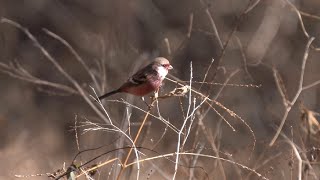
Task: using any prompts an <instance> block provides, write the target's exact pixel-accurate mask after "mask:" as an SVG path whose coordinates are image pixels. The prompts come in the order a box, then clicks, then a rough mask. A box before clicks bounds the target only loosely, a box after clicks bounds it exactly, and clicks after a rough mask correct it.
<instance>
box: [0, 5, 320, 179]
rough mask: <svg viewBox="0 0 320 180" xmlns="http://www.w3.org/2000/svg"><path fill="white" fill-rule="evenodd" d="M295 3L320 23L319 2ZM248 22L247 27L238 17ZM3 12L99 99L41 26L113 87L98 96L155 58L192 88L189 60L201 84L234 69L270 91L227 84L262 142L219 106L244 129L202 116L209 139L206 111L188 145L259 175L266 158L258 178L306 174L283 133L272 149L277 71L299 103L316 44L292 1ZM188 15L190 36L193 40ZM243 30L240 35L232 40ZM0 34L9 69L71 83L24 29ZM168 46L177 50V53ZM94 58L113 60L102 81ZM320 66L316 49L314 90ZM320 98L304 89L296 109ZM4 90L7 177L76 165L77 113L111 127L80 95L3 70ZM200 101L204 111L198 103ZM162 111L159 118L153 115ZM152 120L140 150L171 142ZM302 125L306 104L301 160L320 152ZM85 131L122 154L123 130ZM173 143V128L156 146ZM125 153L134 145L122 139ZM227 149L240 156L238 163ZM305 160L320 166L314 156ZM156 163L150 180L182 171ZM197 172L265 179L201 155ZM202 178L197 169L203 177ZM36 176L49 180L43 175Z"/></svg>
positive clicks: (297, 128)
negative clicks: (308, 47)
mask: <svg viewBox="0 0 320 180" xmlns="http://www.w3.org/2000/svg"><path fill="white" fill-rule="evenodd" d="M254 2H258V4H257V5H256V6H253V9H252V10H250V11H249V12H248V13H246V14H243V12H244V11H245V9H246V8H247V7H248V4H249V6H250V5H251V6H252V5H254ZM294 5H295V6H296V7H297V8H298V9H299V10H301V11H302V12H307V13H309V14H313V15H319V16H320V14H319V12H320V2H319V1H317V0H307V1H299V0H297V1H294ZM208 13H209V14H210V16H209V14H208ZM240 15H242V16H241V19H239V18H238V17H239V16H240ZM0 16H2V17H5V18H8V19H11V20H13V21H15V22H18V23H19V24H21V25H22V26H24V27H26V28H27V29H28V30H29V31H30V32H31V33H32V34H33V35H34V36H35V37H36V38H37V39H38V40H39V42H40V43H41V44H42V45H43V47H44V48H45V49H46V50H48V52H49V53H50V54H51V55H52V56H54V58H55V59H56V60H57V62H59V63H60V64H61V65H62V66H63V67H64V68H65V70H66V71H67V72H68V73H70V75H71V76H72V77H74V79H75V80H77V81H78V82H79V84H80V85H82V86H83V87H84V89H86V90H87V92H88V93H90V94H93V93H92V91H91V89H90V88H89V85H90V86H92V87H94V88H97V87H96V86H95V85H96V84H94V83H93V82H92V80H91V79H90V77H89V76H88V74H87V73H86V70H85V69H84V68H83V67H82V66H81V65H80V64H79V63H78V62H77V61H76V59H75V57H74V56H73V55H72V53H70V51H69V50H68V49H67V48H66V47H65V46H64V45H62V44H61V42H59V41H57V40H55V39H53V38H52V37H50V36H48V34H46V33H45V32H44V31H43V28H46V29H48V30H50V31H52V32H54V33H56V34H57V35H59V36H61V37H62V38H64V39H65V40H66V41H67V42H69V43H70V45H71V46H72V47H73V48H74V49H75V50H76V51H77V52H78V53H79V55H80V56H81V57H82V58H83V59H84V61H85V62H86V63H87V65H88V67H89V68H90V71H92V72H94V73H95V75H97V79H98V80H99V83H101V84H102V83H105V85H106V86H104V88H97V91H98V94H102V93H103V92H107V91H110V90H113V89H114V88H117V87H118V86H120V85H121V82H123V81H125V80H126V78H127V77H128V76H130V75H131V74H132V73H133V72H134V71H135V70H137V69H138V68H139V67H140V66H141V65H142V64H145V63H147V62H148V60H149V59H151V58H152V57H155V56H164V57H167V58H168V59H170V61H171V63H172V65H173V67H174V68H175V69H174V70H173V71H172V72H171V74H172V75H174V76H176V77H178V78H180V79H181V80H186V81H188V80H189V78H190V68H189V67H190V62H191V61H192V63H193V74H194V77H193V80H194V81H202V80H203V77H204V75H205V72H206V70H207V68H208V66H209V64H210V62H211V60H212V59H214V63H213V66H212V68H211V69H210V71H209V74H208V77H207V79H206V81H208V82H212V81H214V82H217V83H223V82H225V80H226V79H227V78H229V77H230V74H232V73H234V72H235V71H237V74H236V75H235V76H233V77H232V78H231V80H230V81H229V83H233V84H256V85H259V84H261V85H262V87H261V88H252V87H236V86H226V87H224V89H223V91H222V92H221V94H219V96H218V98H217V100H218V101H219V102H221V103H222V104H223V105H225V106H226V107H227V108H229V109H231V110H232V111H234V112H235V113H237V114H238V115H239V116H241V117H242V118H243V119H244V120H245V121H246V122H247V123H248V124H249V126H250V127H251V128H252V130H253V132H254V134H255V135H256V140H257V141H256V143H257V144H256V147H255V150H254V151H253V153H252V155H251V150H252V144H253V139H252V135H251V133H250V131H249V130H248V128H247V127H246V126H245V125H244V124H243V123H241V121H239V120H237V119H234V118H232V117H231V116H230V115H228V113H227V112H226V111H225V110H223V109H221V108H219V107H216V108H217V109H218V111H219V112H220V114H222V115H224V116H225V118H226V119H227V120H228V121H229V122H230V123H231V124H232V126H234V127H235V129H236V132H233V131H232V130H231V128H230V127H229V126H228V125H227V124H226V123H225V122H224V121H221V119H220V117H219V116H218V115H217V114H216V113H215V112H214V111H212V110H210V111H209V113H208V114H206V116H205V117H204V119H203V120H202V122H203V125H204V127H205V128H206V132H207V134H205V133H204V131H203V129H201V127H200V125H199V123H198V122H199V119H200V117H201V114H204V113H205V110H206V109H207V107H203V108H201V109H200V110H199V111H198V114H197V116H196V118H195V121H194V125H193V128H192V130H191V134H190V137H189V138H190V139H189V141H188V143H187V144H186V146H185V147H184V150H190V149H191V151H192V152H197V149H199V146H200V144H201V145H204V147H205V149H204V150H202V152H201V153H203V154H210V155H214V156H217V155H218V154H217V153H216V151H215V150H214V149H213V146H212V143H213V144H216V145H217V148H218V149H219V152H220V153H221V154H220V155H219V156H220V157H224V158H226V159H232V160H233V161H235V162H238V163H240V164H243V165H246V166H248V167H250V168H253V169H255V168H258V165H261V163H262V162H265V164H263V165H262V166H261V167H259V168H258V169H257V172H259V173H261V174H262V175H263V176H265V177H267V178H270V179H291V177H293V179H295V177H297V176H298V171H297V160H296V159H295V156H294V155H292V148H291V147H290V145H288V144H287V143H285V142H284V140H283V138H281V137H280V138H279V139H278V140H277V141H276V144H275V145H274V146H272V147H269V143H270V141H271V139H272V137H273V136H274V134H275V128H274V127H277V126H278V125H279V124H280V120H281V118H282V116H283V113H284V106H283V104H282V98H281V96H280V94H279V91H278V89H277V87H276V84H275V80H274V77H273V72H272V67H275V68H276V69H277V70H278V72H279V74H280V75H281V78H282V80H283V84H284V86H285V87H286V90H287V95H288V97H289V99H290V100H291V99H292V98H293V96H294V95H295V93H296V91H297V87H298V83H299V77H300V72H301V63H302V59H303V56H304V53H305V47H306V44H307V41H308V39H307V37H306V36H305V35H304V33H303V31H302V28H301V25H300V23H299V19H298V16H297V14H296V13H295V11H293V8H292V7H291V6H290V5H289V4H288V2H287V1H285V0H283V1H282V0H270V1H248V0H246V1H234V0H219V1H201V0H200V1H198V0H185V1H178V0H176V1H171V0H153V1H149V0H139V1H124V0H118V1H112V0H92V1H84V0H72V1H71V0H64V1H58V0H51V1H48V0H47V1H43V0H29V1H21V0H19V1H18V0H2V1H0ZM191 16H192V17H193V18H192V29H191V31H190V32H189V33H190V36H189V37H188V29H189V27H190V22H191V21H190V17H191ZM210 17H212V19H213V20H214V22H215V25H216V27H217V30H218V33H219V37H220V39H221V41H222V43H223V44H224V43H225V42H226V41H227V40H228V39H229V40H230V41H229V43H228V46H227V48H226V50H225V53H224V56H223V57H222V58H220V57H221V49H222V47H221V45H220V44H219V41H218V38H217V37H216V36H215V34H214V30H213V26H212V24H211V21H210ZM319 19H320V18H317V17H310V16H302V20H303V22H304V25H305V27H306V31H307V32H308V33H309V34H310V36H314V37H315V40H314V42H313V46H314V47H318V46H319V40H318V37H319V32H320V20H319ZM236 26H237V28H236V30H235V31H234V34H233V35H232V36H231V37H230V33H231V32H233V29H234V28H235V27H236ZM0 32H1V33H0V59H1V61H0V62H2V63H4V64H9V63H10V62H19V64H20V65H22V66H23V67H24V68H25V69H26V70H28V72H30V73H31V74H32V75H33V76H35V77H38V78H41V79H45V80H47V81H50V82H55V83H61V84H66V85H68V86H72V85H71V84H70V82H68V80H66V79H65V78H64V77H63V76H62V75H61V74H60V73H59V72H58V71H57V69H56V68H55V67H54V66H53V65H52V63H50V62H49V61H48V60H47V58H46V57H45V56H44V55H43V54H42V53H41V52H40V51H39V49H38V48H36V47H35V46H34V43H33V42H32V41H31V40H30V38H28V37H27V36H26V35H25V34H24V33H23V32H22V31H21V30H19V29H17V28H15V27H13V26H12V25H9V24H7V23H1V24H0ZM166 41H168V42H169V44H170V51H168V44H167V43H166ZM97 61H99V62H103V63H104V66H105V68H106V76H105V78H104V77H101V76H98V73H97V72H98V66H97V64H96V62H97ZM319 68H320V61H319V52H317V51H315V50H314V49H311V50H310V53H309V57H308V60H307V64H306V71H305V78H304V84H305V85H307V84H310V83H312V82H315V81H317V80H319V79H320V73H319ZM2 69H3V68H2ZM174 87H175V84H174V83H171V82H168V81H167V82H166V83H165V87H164V88H163V89H162V91H161V93H165V92H168V91H170V90H172V89H173V88H174ZM199 87H200V85H199V84H197V83H195V84H194V88H195V89H198V88H199ZM221 87H222V86H221V85H214V86H213V85H204V86H203V87H202V88H201V92H202V93H203V94H205V95H207V94H208V95H209V94H210V97H211V98H214V97H216V96H217V94H218V92H219V90H220V89H221ZM319 90H320V86H315V87H313V88H310V89H308V90H306V91H303V92H302V93H301V95H300V97H299V102H303V104H304V105H305V107H306V108H307V109H309V110H313V111H317V112H320V105H319V104H320V103H319V102H320V96H319V95H320V93H319V92H320V91H319ZM0 91H1V98H0V107H1V108H0V137H1V138H0V162H1V164H0V179H15V177H14V175H15V174H24V175H27V174H37V173H45V172H53V171H55V170H57V169H59V168H61V167H62V165H63V163H64V162H66V164H67V165H68V164H70V162H71V160H72V158H73V156H74V155H75V154H76V153H77V145H76V141H75V133H74V131H72V130H73V127H72V126H74V121H75V116H76V115H77V116H78V117H79V119H78V121H81V120H84V117H86V118H88V119H90V120H91V121H93V122H99V123H102V122H103V121H102V120H101V119H99V118H98V117H97V116H96V114H95V113H94V111H92V110H91V108H90V106H88V104H87V103H86V102H85V101H84V100H83V98H82V97H80V96H79V95H70V94H68V93H65V92H63V91H59V90H56V89H54V88H50V87H46V86H38V85H35V84H32V83H29V82H26V81H23V80H17V79H16V78H13V77H11V76H8V74H6V73H3V72H2V73H1V74H0ZM120 98H124V99H126V100H128V101H130V102H131V103H132V104H134V105H137V106H139V107H141V108H143V109H146V107H145V105H144V104H143V103H142V102H141V101H140V100H139V98H134V97H132V96H128V95H124V94H121V95H116V96H113V97H112V98H110V99H120ZM182 102H183V103H184V105H183V106H184V108H185V109H186V108H187V102H188V99H187V98H182ZM197 102H198V103H199V102H200V99H199V100H198V101H197ZM179 104H180V103H179V98H170V99H166V100H163V101H160V110H161V115H162V116H163V117H164V118H166V119H169V120H170V122H172V124H173V125H175V126H176V127H178V128H180V127H181V125H182V122H183V117H182V114H181V110H180V105H179ZM105 107H106V109H107V110H108V112H109V113H110V116H111V117H112V119H113V121H114V122H116V124H117V125H119V127H124V126H122V125H121V124H123V122H124V121H126V118H127V115H126V111H127V107H126V106H125V105H124V104H122V103H115V102H106V103H105ZM154 113H155V114H157V113H156V111H154ZM143 117H144V113H142V112H141V111H139V110H135V109H133V110H132V116H131V121H132V122H133V123H139V122H141V121H142V119H143ZM219 119H220V120H219ZM149 122H150V124H149V126H148V127H147V128H145V129H146V131H144V132H143V136H144V138H143V139H142V140H141V141H140V145H141V146H144V147H148V148H151V147H153V145H155V142H156V141H157V140H158V139H159V138H160V137H161V136H162V134H163V132H164V131H165V128H166V125H164V124H163V123H162V122H160V121H158V120H155V119H152V118H151V120H149ZM138 125H139V124H138ZM138 125H132V127H131V128H132V131H133V132H132V134H135V133H136V131H137V128H138ZM302 126H303V125H302V121H301V112H300V110H299V103H298V102H297V103H296V104H295V105H294V106H293V107H292V110H291V112H290V113H289V116H288V118H287V121H286V123H285V125H284V128H283V132H284V133H285V134H287V136H288V137H289V138H290V139H293V142H294V143H297V147H300V148H301V149H299V150H300V152H301V155H308V153H307V152H310V151H309V150H310V149H311V148H312V147H315V148H317V147H319V146H318V145H319V142H318V141H317V139H318V134H311V135H310V136H312V137H311V138H310V137H309V138H307V137H308V134H307V132H306V130H305V129H303V127H302ZM292 132H293V133H292ZM81 133H82V132H81V130H79V140H80V149H86V148H92V147H97V146H99V145H102V144H109V146H108V147H107V148H106V149H109V150H111V149H113V148H115V147H117V145H116V144H117V143H115V142H114V140H115V138H118V137H119V134H117V133H111V132H90V133H86V134H84V135H82V134H81ZM208 133H209V134H211V135H216V136H215V142H210V140H209V139H208V138H207V137H208V136H209V135H208ZM292 134H293V136H292ZM308 139H309V140H308ZM310 139H311V140H310ZM312 139H313V140H312ZM176 142H177V135H176V134H175V133H174V132H172V131H170V130H168V132H166V134H165V135H164V137H163V139H161V141H160V143H159V144H158V145H157V147H156V148H155V150H156V151H157V152H158V153H159V154H165V153H172V152H175V151H176V144H177V143H176ZM118 145H119V144H118ZM124 145H130V143H129V142H128V141H125V142H124ZM104 151H106V150H104ZM104 151H103V150H101V151H100V152H104ZM118 153H120V155H119V154H116V153H113V154H108V156H106V157H103V158H102V159H100V160H99V161H96V163H98V162H101V161H104V160H106V159H108V158H109V159H110V158H112V157H116V156H118V157H119V156H121V153H122V154H123V153H124V152H123V151H121V152H118ZM146 153H147V154H148V153H150V152H146ZM226 153H230V154H232V157H230V156H227V155H226ZM96 154H99V153H98V152H89V153H87V154H86V155H84V156H83V157H81V158H82V159H81V160H82V161H85V160H88V159H90V158H93V157H94V156H95V155H96ZM149 155H150V154H149ZM151 155H153V156H155V155H157V154H152V153H151ZM151 155H150V156H151ZM304 158H305V159H306V160H309V161H311V160H310V159H308V157H304ZM172 159H174V158H172ZM191 159H192V158H191ZM292 160H294V161H292ZM152 163H153V164H152V166H149V167H147V166H143V167H142V169H141V172H140V173H141V177H142V178H144V179H147V178H150V179H165V178H168V177H169V178H171V177H172V174H173V172H174V164H173V163H171V162H168V161H166V160H156V161H154V162H152ZM181 163H182V164H185V166H191V165H190V164H189V163H190V162H189V161H188V159H184V158H182V159H181ZM197 166H201V167H203V168H204V171H205V172H206V173H208V175H209V177H210V179H223V178H226V179H240V178H242V179H258V177H257V176H256V175H254V174H252V173H250V172H249V171H246V170H244V169H241V168H239V167H236V166H235V165H232V164H230V163H226V162H222V167H223V169H224V172H222V171H221V169H219V166H217V165H216V162H215V160H212V159H206V158H199V160H198V162H197ZM303 167H304V171H303V174H304V175H305V176H304V178H306V177H309V178H310V179H312V178H313V179H316V177H318V175H319V173H318V172H317V173H315V171H316V170H315V171H313V170H312V169H317V165H313V164H312V167H313V168H310V167H308V166H306V165H304V166H303ZM110 168H111V166H105V167H104V169H101V177H100V179H108V178H109V179H114V178H115V177H116V174H115V173H111V175H110V176H108V172H111V171H112V172H116V170H115V169H116V168H115V169H113V170H110ZM310 169H311V170H310ZM161 170H162V171H161ZM189 171H190V169H188V168H185V167H179V172H178V176H177V179H186V177H188V175H190V174H189ZM204 171H202V170H199V169H194V179H205V178H206V176H205V173H204ZM135 174H136V171H134V170H132V171H130V172H127V175H126V176H127V177H128V178H129V177H130V179H134V178H135ZM37 178H38V179H39V178H40V179H41V178H44V177H36V178H34V179H37Z"/></svg>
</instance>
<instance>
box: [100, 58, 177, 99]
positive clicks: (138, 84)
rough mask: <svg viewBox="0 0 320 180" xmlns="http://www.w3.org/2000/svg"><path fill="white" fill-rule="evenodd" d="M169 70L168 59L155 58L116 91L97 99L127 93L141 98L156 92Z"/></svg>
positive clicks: (170, 67)
mask: <svg viewBox="0 0 320 180" xmlns="http://www.w3.org/2000/svg"><path fill="white" fill-rule="evenodd" d="M170 69H173V67H172V66H171V64H170V62H169V60H168V59H166V58H164V57H156V58H154V59H153V61H152V62H151V63H150V64H148V65H147V66H145V67H144V68H142V69H140V70H138V71H137V72H136V73H135V74H133V75H132V76H131V77H130V78H129V79H128V80H127V81H126V82H125V83H124V84H122V85H121V86H120V87H119V88H118V89H115V90H113V91H110V92H108V93H106V94H104V95H102V96H100V97H98V99H99V100H102V99H105V98H107V97H109V96H111V95H114V94H116V93H128V94H132V95H135V96H140V97H143V96H145V95H147V94H149V93H151V92H154V91H158V90H159V88H160V87H161V85H162V81H163V80H164V78H165V77H166V76H167V74H168V72H169V70H170Z"/></svg>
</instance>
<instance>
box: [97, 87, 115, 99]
mask: <svg viewBox="0 0 320 180" xmlns="http://www.w3.org/2000/svg"><path fill="white" fill-rule="evenodd" d="M118 92H120V91H119V89H117V90H114V91H111V92H108V93H106V94H104V95H102V96H100V97H98V99H99V100H102V99H104V98H107V97H109V96H111V95H113V94H116V93H118Z"/></svg>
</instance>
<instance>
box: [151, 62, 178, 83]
mask: <svg viewBox="0 0 320 180" xmlns="http://www.w3.org/2000/svg"><path fill="white" fill-rule="evenodd" d="M153 68H154V69H155V70H156V71H158V74H159V76H160V78H161V79H162V80H163V79H164V78H165V77H166V75H167V74H168V71H169V70H170V69H173V67H172V66H171V64H170V62H169V60H168V59H166V58H164V57H157V58H155V59H154V61H153Z"/></svg>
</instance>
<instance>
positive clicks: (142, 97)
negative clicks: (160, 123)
mask: <svg viewBox="0 0 320 180" xmlns="http://www.w3.org/2000/svg"><path fill="white" fill-rule="evenodd" d="M141 100H142V101H143V102H144V103H145V104H146V105H147V106H148V108H149V109H150V105H149V104H148V103H147V101H145V99H144V96H141Z"/></svg>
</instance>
